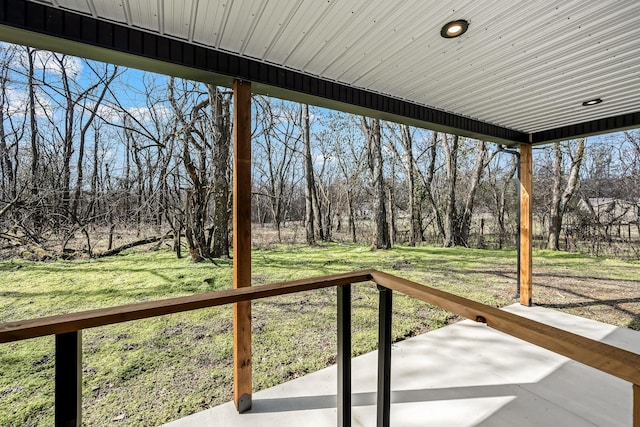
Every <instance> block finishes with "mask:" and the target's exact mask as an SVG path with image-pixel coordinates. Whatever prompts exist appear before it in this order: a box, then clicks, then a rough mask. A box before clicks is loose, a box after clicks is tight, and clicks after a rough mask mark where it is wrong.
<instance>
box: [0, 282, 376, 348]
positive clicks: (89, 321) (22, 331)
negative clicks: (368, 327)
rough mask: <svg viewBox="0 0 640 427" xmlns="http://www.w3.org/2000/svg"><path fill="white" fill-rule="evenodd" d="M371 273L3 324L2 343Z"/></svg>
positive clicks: (310, 287)
mask: <svg viewBox="0 0 640 427" xmlns="http://www.w3.org/2000/svg"><path fill="white" fill-rule="evenodd" d="M371 271H372V270H363V271H354V272H351V273H340V274H333V275H330V276H322V277H313V278H310V279H301V280H294V281H291V282H281V283H272V284H270V285H261V286H251V287H245V288H239V289H225V290H223V291H214V292H207V293H203V294H197V295H187V296H184V297H176V298H167V299H163V300H157V301H145V302H139V303H134V304H127V305H120V306H117V307H106V308H99V309H95V310H87V311H81V312H78V313H70V314H59V315H56V316H48V317H40V318H37V319H29V320H19V321H16V322H6V323H0V344H1V343H7V342H14V341H21V340H26V339H29V338H37V337H44V336H47V335H58V334H65V333H68V332H76V331H81V330H82V329H89V328H95V327H98V326H106V325H113V324H115V323H121V322H129V321H132V320H140V319H148V318H150V317H155V316H163V315H166V314H173V313H182V312H185V311H190V310H198V309H201V308H207V307H216V306H220V305H226V304H233V303H236V302H241V301H252V300H254V299H260V298H269V297H273V296H276V295H286V294H294V293H297V292H304V291H311V290H314V289H322V288H331V287H334V286H342V285H349V284H352V283H358V282H366V281H368V280H371Z"/></svg>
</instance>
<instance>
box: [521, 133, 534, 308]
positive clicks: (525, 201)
mask: <svg viewBox="0 0 640 427" xmlns="http://www.w3.org/2000/svg"><path fill="white" fill-rule="evenodd" d="M532 191H533V160H532V152H531V145H521V146H520V304H522V305H526V306H527V307H530V306H531V304H532V301H533V271H532V267H533V254H532V238H531V237H532V236H531V233H532V229H531V224H532V222H531V218H532V216H531V208H532V206H531V203H532V201H533V193H532Z"/></svg>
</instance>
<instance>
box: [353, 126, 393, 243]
mask: <svg viewBox="0 0 640 427" xmlns="http://www.w3.org/2000/svg"><path fill="white" fill-rule="evenodd" d="M360 126H361V129H362V132H363V133H364V135H365V138H366V141H367V158H368V161H369V171H370V172H371V178H372V186H373V188H374V191H373V193H374V204H373V215H374V221H375V226H376V236H375V241H374V243H373V247H375V248H377V249H390V248H391V237H390V236H389V224H388V222H387V209H386V193H385V184H384V162H383V158H382V141H381V133H380V120H378V119H367V118H366V117H361V119H360Z"/></svg>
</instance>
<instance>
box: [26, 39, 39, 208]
mask: <svg viewBox="0 0 640 427" xmlns="http://www.w3.org/2000/svg"><path fill="white" fill-rule="evenodd" d="M35 52H36V51H35V49H31V48H27V56H28V58H29V77H28V83H27V84H28V86H29V123H30V126H31V132H30V133H31V194H32V195H34V196H35V195H37V194H38V164H39V163H40V151H39V148H38V121H37V119H36V95H35V79H34V65H33V55H34V54H35Z"/></svg>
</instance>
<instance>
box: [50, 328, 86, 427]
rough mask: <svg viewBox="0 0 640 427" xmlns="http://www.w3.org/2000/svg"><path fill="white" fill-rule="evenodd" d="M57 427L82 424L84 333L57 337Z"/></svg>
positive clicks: (71, 333) (76, 426)
mask: <svg viewBox="0 0 640 427" xmlns="http://www.w3.org/2000/svg"><path fill="white" fill-rule="evenodd" d="M55 371H56V384H55V387H56V391H55V425H56V427H79V426H80V425H81V423H82V331H77V332H68V333H65V334H57V335H56V368H55Z"/></svg>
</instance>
